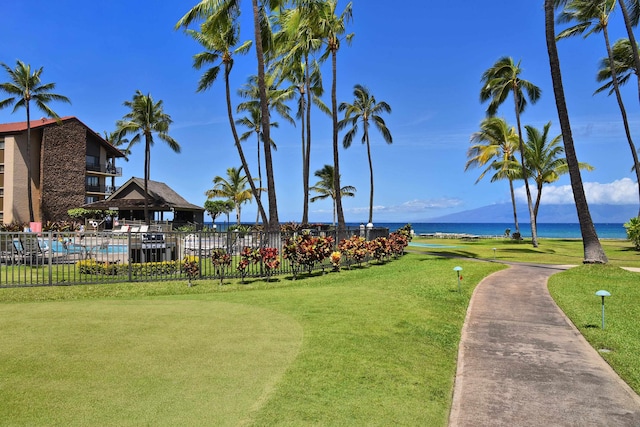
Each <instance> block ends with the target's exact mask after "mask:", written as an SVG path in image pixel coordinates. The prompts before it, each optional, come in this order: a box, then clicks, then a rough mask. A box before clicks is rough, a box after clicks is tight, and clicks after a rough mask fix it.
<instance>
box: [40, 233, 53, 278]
mask: <svg viewBox="0 0 640 427" xmlns="http://www.w3.org/2000/svg"><path fill="white" fill-rule="evenodd" d="M51 236H52V232H51V231H49V232H48V233H47V247H48V248H49V251H48V252H49V256H48V257H47V258H48V260H49V286H52V285H53V239H52V238H51ZM42 239H44V236H42Z"/></svg>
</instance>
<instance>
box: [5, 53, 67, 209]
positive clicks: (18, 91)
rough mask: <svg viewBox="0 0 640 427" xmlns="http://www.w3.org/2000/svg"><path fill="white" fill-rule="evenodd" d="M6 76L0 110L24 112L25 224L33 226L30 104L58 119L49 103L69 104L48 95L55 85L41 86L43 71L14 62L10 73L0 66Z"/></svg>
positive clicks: (57, 96) (61, 96)
mask: <svg viewBox="0 0 640 427" xmlns="http://www.w3.org/2000/svg"><path fill="white" fill-rule="evenodd" d="M0 65H2V67H3V68H4V69H5V70H6V71H7V74H9V80H10V81H9V82H6V83H1V84H0V91H3V92H6V93H7V94H8V95H9V98H7V99H5V100H3V101H0V109H3V108H5V107H8V106H9V105H12V104H13V112H14V113H15V112H16V111H17V110H18V108H20V107H24V108H25V110H26V112H27V150H26V153H25V155H26V158H27V162H26V163H27V200H28V204H29V222H33V221H34V219H35V217H34V213H33V195H32V189H31V186H32V183H31V181H32V178H31V175H32V174H31V160H30V159H31V101H33V102H35V104H36V106H37V107H38V108H39V109H40V110H42V111H43V112H44V113H45V114H47V115H48V116H49V117H53V118H55V119H59V117H58V115H57V114H56V112H55V111H53V110H52V109H51V108H50V107H49V105H48V104H49V102H51V101H62V102H67V103H69V104H70V103H71V101H69V98H67V97H66V96H63V95H58V94H56V93H51V91H52V90H53V89H55V87H56V84H55V83H42V81H41V80H40V76H41V75H42V71H43V70H44V68H43V67H40V68H38V69H37V70H35V71H33V72H32V71H31V65H29V64H25V63H24V62H22V61H20V60H18V61H16V68H15V69H12V68H10V67H9V66H8V65H7V64H5V63H0Z"/></svg>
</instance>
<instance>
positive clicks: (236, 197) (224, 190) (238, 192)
mask: <svg viewBox="0 0 640 427" xmlns="http://www.w3.org/2000/svg"><path fill="white" fill-rule="evenodd" d="M247 182H248V178H247V176H246V175H242V167H239V168H233V167H232V168H228V169H227V179H225V178H223V177H221V176H216V177H215V178H213V184H214V186H213V188H212V189H211V190H207V191H206V192H205V195H206V196H207V197H208V198H210V199H212V198H214V197H221V198H226V199H228V200H230V201H232V202H233V205H234V206H235V211H236V223H237V224H238V225H240V214H241V209H242V205H243V204H244V203H247V202H249V201H251V198H252V197H253V192H252V191H251V189H250V188H247Z"/></svg>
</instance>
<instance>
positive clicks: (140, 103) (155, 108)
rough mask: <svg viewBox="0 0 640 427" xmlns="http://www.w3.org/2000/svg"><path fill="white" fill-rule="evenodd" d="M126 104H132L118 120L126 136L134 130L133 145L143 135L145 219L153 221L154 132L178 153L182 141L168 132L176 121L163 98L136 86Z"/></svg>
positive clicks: (148, 222) (147, 221)
mask: <svg viewBox="0 0 640 427" xmlns="http://www.w3.org/2000/svg"><path fill="white" fill-rule="evenodd" d="M124 106H125V107H127V108H129V109H130V110H131V111H129V112H128V113H127V114H125V115H124V117H123V118H122V120H118V122H117V123H116V126H117V128H118V132H121V133H122V135H123V136H125V135H130V134H133V135H134V136H133V138H131V141H130V145H135V144H137V143H139V142H140V141H141V140H142V138H144V220H145V222H146V223H147V225H148V224H150V222H151V221H150V218H149V193H148V186H149V175H150V170H151V169H150V165H151V147H152V146H153V143H154V140H153V134H154V133H155V134H156V135H157V136H158V138H160V140H161V141H164V142H166V143H167V145H168V146H169V148H171V149H172V150H173V151H174V152H175V153H179V152H180V144H178V142H177V141H176V140H175V139H173V137H171V136H170V135H169V126H170V125H171V123H173V120H171V116H169V115H168V114H167V113H165V112H164V107H163V105H162V100H160V101H158V102H155V101H154V100H153V98H152V97H151V94H149V93H148V94H146V95H144V94H143V93H142V92H141V91H139V90H137V91H136V93H135V94H134V95H133V98H132V99H131V101H125V102H124Z"/></svg>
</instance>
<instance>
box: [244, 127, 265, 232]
mask: <svg viewBox="0 0 640 427" xmlns="http://www.w3.org/2000/svg"><path fill="white" fill-rule="evenodd" d="M256 139H257V140H258V141H257V142H258V144H257V147H258V186H259V187H260V190H259V191H258V192H257V194H256V193H254V194H253V197H255V198H256V202H258V201H259V202H260V204H262V165H261V164H260V163H261V162H260V131H258V133H257V134H256ZM248 177H249V175H247V179H248ZM259 222H260V210H259V209H258V211H257V212H256V224H258V223H259ZM265 224H266V223H265Z"/></svg>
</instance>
